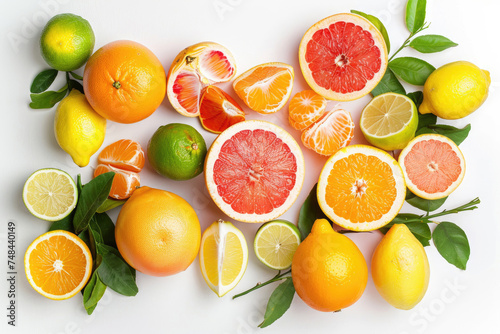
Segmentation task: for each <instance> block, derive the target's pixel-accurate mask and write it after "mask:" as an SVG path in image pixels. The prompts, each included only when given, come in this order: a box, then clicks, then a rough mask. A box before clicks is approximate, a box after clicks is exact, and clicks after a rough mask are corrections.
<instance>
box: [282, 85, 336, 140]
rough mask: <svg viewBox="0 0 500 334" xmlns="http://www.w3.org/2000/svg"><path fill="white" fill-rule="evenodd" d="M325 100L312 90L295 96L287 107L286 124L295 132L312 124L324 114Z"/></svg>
mask: <svg viewBox="0 0 500 334" xmlns="http://www.w3.org/2000/svg"><path fill="white" fill-rule="evenodd" d="M326 104H327V100H326V99H325V98H324V97H323V96H321V95H319V94H316V92H314V91H313V90H304V91H302V92H299V93H297V94H295V95H294V96H293V97H292V99H291V100H290V104H289V105H288V122H289V123H290V125H291V126H293V127H294V128H295V129H297V130H303V129H305V128H307V127H308V126H309V125H311V124H313V123H314V122H315V121H316V120H318V118H320V117H321V115H322V114H323V113H324V112H325V109H326Z"/></svg>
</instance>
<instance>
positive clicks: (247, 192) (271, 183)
mask: <svg viewBox="0 0 500 334" xmlns="http://www.w3.org/2000/svg"><path fill="white" fill-rule="evenodd" d="M304 173H305V165H304V158H303V156H302V151H301V150H300V147H299V145H298V144H297V142H296V141H295V139H293V137H292V136H291V135H290V134H288V132H286V131H285V130H283V129H282V128H280V127H278V126H276V125H274V124H272V123H269V122H265V121H259V120H251V121H245V122H240V123H237V124H235V125H233V126H231V127H229V128H228V129H227V130H225V131H224V132H222V133H221V134H220V135H219V136H218V137H217V138H216V139H215V141H214V142H213V144H212V146H211V147H210V149H209V151H208V154H207V158H206V160H205V180H206V184H207V188H208V192H209V194H210V196H211V197H212V199H213V200H214V202H215V204H217V206H218V207H219V208H220V209H221V210H222V211H223V212H224V213H225V214H227V215H228V216H229V217H231V218H233V219H236V220H238V221H242V222H248V223H263V222H266V221H270V220H273V219H275V218H278V217H279V216H281V215H282V214H283V213H285V211H287V210H288V209H289V208H290V207H291V206H292V204H293V202H295V200H296V199H297V197H298V195H299V193H300V190H301V188H302V183H303V182H304Z"/></svg>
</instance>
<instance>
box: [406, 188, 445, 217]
mask: <svg viewBox="0 0 500 334" xmlns="http://www.w3.org/2000/svg"><path fill="white" fill-rule="evenodd" d="M408 192H409V191H408ZM410 194H411V195H413V196H407V198H406V202H407V203H408V204H410V205H412V206H414V207H416V208H418V209H420V210H423V211H425V212H427V213H429V212H432V211H436V210H437V209H439V208H440V207H441V206H442V205H443V204H444V202H445V201H446V199H447V198H448V197H444V198H440V199H434V200H430V199H424V198H421V197H418V196H417V195H415V194H413V193H411V192H410Z"/></svg>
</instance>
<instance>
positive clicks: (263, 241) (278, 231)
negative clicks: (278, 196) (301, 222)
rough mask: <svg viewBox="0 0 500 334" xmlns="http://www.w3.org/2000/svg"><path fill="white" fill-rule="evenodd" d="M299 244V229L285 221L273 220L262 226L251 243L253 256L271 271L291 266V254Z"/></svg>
mask: <svg viewBox="0 0 500 334" xmlns="http://www.w3.org/2000/svg"><path fill="white" fill-rule="evenodd" d="M299 244H300V232H299V229H298V228H297V227H296V226H295V225H294V224H292V223H290V222H289V221H286V220H273V221H270V222H268V223H265V224H264V225H262V226H261V227H260V228H259V230H258V231H257V234H256V235H255V240H254V242H253V249H254V251H255V255H256V256H257V258H258V259H259V260H260V262H262V263H264V264H265V265H266V266H268V267H269V268H271V269H276V270H282V269H286V268H288V267H290V266H291V265H292V258H293V254H295V251H296V250H297V247H298V246H299Z"/></svg>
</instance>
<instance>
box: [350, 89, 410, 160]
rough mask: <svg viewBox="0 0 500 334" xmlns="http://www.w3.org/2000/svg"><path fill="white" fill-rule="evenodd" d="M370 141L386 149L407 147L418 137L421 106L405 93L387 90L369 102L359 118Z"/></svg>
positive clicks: (362, 129)
mask: <svg viewBox="0 0 500 334" xmlns="http://www.w3.org/2000/svg"><path fill="white" fill-rule="evenodd" d="M359 124H360V127H361V131H362V132H363V135H364V136H365V138H366V140H367V141H368V142H369V143H370V144H372V145H373V146H376V147H378V148H381V149H383V150H386V151H393V150H399V149H403V148H404V147H405V146H406V145H407V144H408V142H409V141H410V140H412V139H413V137H415V131H417V126H418V112H417V107H416V106H415V103H413V101H412V100H411V99H410V98H409V97H407V96H405V95H401V94H396V93H385V94H380V95H378V96H376V97H374V98H373V99H372V100H371V101H370V103H368V104H367V105H366V107H365V108H364V109H363V112H362V113H361V118H360V120H359Z"/></svg>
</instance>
